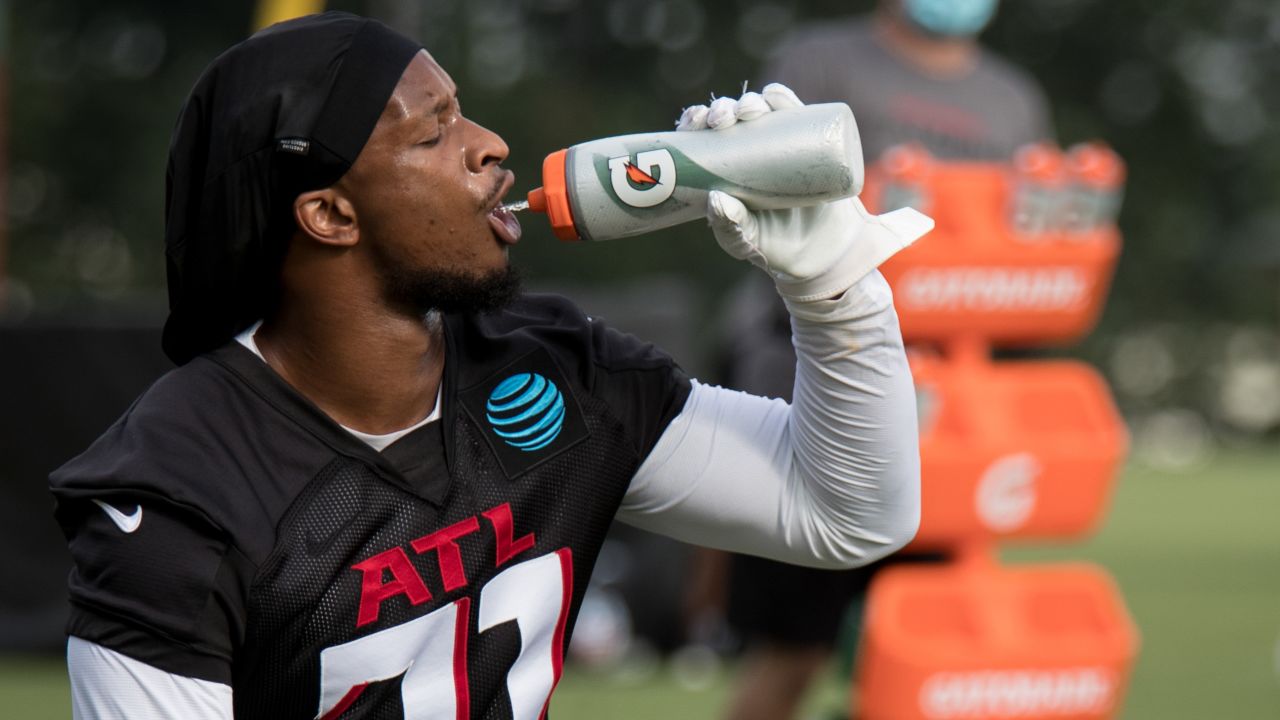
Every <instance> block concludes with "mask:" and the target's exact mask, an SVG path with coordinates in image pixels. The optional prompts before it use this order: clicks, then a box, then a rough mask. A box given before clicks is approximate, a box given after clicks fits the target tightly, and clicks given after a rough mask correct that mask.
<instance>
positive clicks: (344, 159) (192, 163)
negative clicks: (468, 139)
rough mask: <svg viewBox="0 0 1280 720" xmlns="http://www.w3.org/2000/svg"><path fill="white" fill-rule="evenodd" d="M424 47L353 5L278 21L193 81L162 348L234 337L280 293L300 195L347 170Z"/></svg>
mask: <svg viewBox="0 0 1280 720" xmlns="http://www.w3.org/2000/svg"><path fill="white" fill-rule="evenodd" d="M421 48H422V46H421V45H419V44H418V43H416V42H414V41H413V40H410V39H408V38H406V37H404V36H403V35H400V34H398V33H396V32H395V31H394V30H391V29H390V28H388V27H387V26H385V25H383V24H382V23H379V22H377V21H376V20H369V19H366V18H361V17H356V16H355V15H350V14H347V13H336V12H329V13H324V14H321V15H310V16H307V17H303V18H299V19H297V20H290V21H288V22H283V23H280V24H278V25H273V26H271V27H269V28H267V29H265V30H263V31H261V32H259V33H257V34H255V35H253V36H252V37H250V38H249V39H247V40H245V41H243V42H241V43H239V44H237V45H235V46H233V47H232V48H231V49H230V50H227V51H226V52H225V53H223V54H222V55H220V56H219V57H218V58H217V59H216V60H214V61H213V63H212V64H210V65H209V67H208V68H207V69H206V70H205V72H204V74H203V75H202V76H201V77H200V79H199V80H198V81H196V85H195V88H193V89H192V91H191V95H190V97H188V98H187V102H186V105H185V106H183V108H182V113H181V114H180V115H179V117H178V124H177V128H176V129H175V130H174V134H173V141H172V143H171V145H170V147H169V169H168V177H167V182H166V208H165V228H164V242H165V256H166V260H167V270H168V280H169V319H168V321H166V322H165V326H164V340H163V345H164V351H165V354H167V355H168V356H169V358H170V359H171V360H173V361H174V362H176V363H178V364H179V365H181V364H183V363H185V362H187V361H188V360H190V359H191V358H193V357H195V356H196V355H199V354H200V353H202V352H206V351H208V350H212V349H213V348H216V347H218V346H219V345H221V344H223V343H225V342H227V341H228V340H230V339H231V338H232V337H234V336H235V334H236V333H238V332H239V331H241V330H243V329H244V328H246V327H248V326H249V324H251V323H252V322H254V321H255V320H257V319H259V318H261V317H262V315H263V313H264V311H265V310H266V304H267V303H268V302H269V301H270V300H271V299H272V296H273V293H274V288H275V287H276V285H277V282H278V277H279V273H280V263H281V259H282V258H283V256H284V251H285V248H286V246H287V242H288V237H289V231H290V229H291V228H292V226H293V225H292V223H293V220H292V207H293V201H294V199H295V198H296V197H297V196H298V194H299V193H301V192H304V191H307V190H314V189H317V188H323V187H328V186H329V185H332V184H333V183H334V182H336V181H337V180H338V179H339V178H341V177H342V175H343V174H344V173H346V171H347V169H348V168H350V167H351V164H352V163H353V162H355V159H356V156H357V155H359V154H360V150H361V148H363V147H364V144H365V143H366V142H367V141H368V139H369V135H370V134H371V133H372V132H373V127H374V125H375V124H376V123H377V121H378V117H379V115H381V114H382V110H383V108H384V107H385V106H386V104H387V100H388V99H389V98H390V97H391V93H392V91H393V90H394V89H395V86H396V83H397V82H399V80H400V76H401V75H402V74H403V73H404V70H405V68H406V67H407V66H408V64H409V61H410V60H412V59H413V56H414V55H415V54H416V53H417V52H418V51H419V50H420V49H421Z"/></svg>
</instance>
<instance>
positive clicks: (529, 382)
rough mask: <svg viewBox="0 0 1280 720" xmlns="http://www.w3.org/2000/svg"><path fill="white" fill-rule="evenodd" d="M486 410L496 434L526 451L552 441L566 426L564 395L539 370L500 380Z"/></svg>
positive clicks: (504, 440)
mask: <svg viewBox="0 0 1280 720" xmlns="http://www.w3.org/2000/svg"><path fill="white" fill-rule="evenodd" d="M485 411H486V413H485V418H486V419H487V420H488V421H489V425H490V426H491V427H492V429H493V432H494V434H495V435H497V436H498V437H500V438H502V441H503V442H505V443H506V444H508V445H510V446H511V447H513V448H518V449H520V450H523V451H524V452H533V451H535V450H541V449H542V448H544V447H546V446H548V445H550V444H551V441H553V440H555V439H556V436H557V435H559V434H560V429H561V428H562V427H563V426H564V396H563V395H561V394H560V389H559V388H557V387H556V384H555V383H553V382H551V381H550V380H548V379H546V378H545V377H543V376H541V375H539V374H538V373H517V374H515V375H512V376H511V377H508V378H506V379H505V380H503V381H502V382H500V383H498V386H497V387H495V388H494V389H493V392H492V393H490V394H489V402H488V403H486V405H485Z"/></svg>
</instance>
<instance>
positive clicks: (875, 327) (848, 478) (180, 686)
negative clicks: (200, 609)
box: [67, 271, 920, 720]
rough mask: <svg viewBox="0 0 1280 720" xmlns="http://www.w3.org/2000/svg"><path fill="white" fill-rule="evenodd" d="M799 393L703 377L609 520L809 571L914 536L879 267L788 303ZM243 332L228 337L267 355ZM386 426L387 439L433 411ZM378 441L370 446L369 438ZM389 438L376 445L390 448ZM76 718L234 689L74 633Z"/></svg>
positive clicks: (204, 717)
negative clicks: (786, 397)
mask: <svg viewBox="0 0 1280 720" xmlns="http://www.w3.org/2000/svg"><path fill="white" fill-rule="evenodd" d="M787 307H788V310H789V311H790V313H791V317H792V336H793V342H794V344H795V348H796V381H795V389H794V393H793V396H794V401H793V403H792V404H790V405H788V404H787V403H785V402H783V401H781V400H769V399H766V398H761V397H756V396H753V395H748V394H746V393H741V392H737V391H733V390H725V389H723V388H718V387H715V386H712V385H704V384H702V383H699V382H697V381H694V382H693V384H692V389H691V391H690V394H689V397H688V400H686V402H685V406H684V408H683V409H682V410H681V412H680V414H679V415H677V416H676V417H675V418H674V419H673V420H672V421H671V423H670V424H669V425H668V426H667V428H666V430H665V431H664V432H663V434H662V436H661V437H660V438H659V439H658V442H657V444H656V445H655V446H654V448H653V450H652V451H650V453H649V455H648V457H647V458H645V460H644V462H643V463H642V464H641V466H640V468H639V470H637V472H636V474H635V477H634V478H632V481H631V485H630V487H629V489H628V490H627V493H626V496H625V497H624V498H623V502H622V506H621V508H619V510H618V519H619V520H622V521H623V522H626V523H628V524H631V525H635V526H637V527H641V528H645V529H648V530H652V531H655V532H658V533H662V534H665V535H668V536H671V537H674V538H677V539H680V540H684V541H687V542H692V543H697V544H701V545H707V546H710V547H717V548H722V549H725V550H732V551H735V552H745V553H752V554H756V555H762V556H765V557H771V558H774V559H778V560H783V561H786V562H791V563H795V564H801V565H812V566H818V567H830V568H837V567H851V566H855V565H859V564H865V563H869V562H872V561H873V560H876V559H879V558H881V557H884V556H885V555H887V554H889V553H890V552H893V551H894V550H896V549H898V548H900V547H902V546H903V545H905V544H906V543H907V542H908V541H910V540H911V538H912V537H913V536H914V535H915V529H916V526H917V524H918V523H919V512H920V482H919V481H920V457H919V439H918V435H917V430H916V427H917V426H916V414H915V392H914V389H913V387H912V381H911V372H910V370H909V368H908V367H907V361H906V354H905V352H904V351H903V347H902V335H901V333H900V332H899V330H898V319H897V314H896V313H895V312H894V310H893V303H892V294H891V291H890V290H889V286H888V284H887V283H885V281H884V278H883V277H882V276H881V275H880V273H879V272H874V271H873V272H872V273H871V274H870V275H868V276H867V277H865V278H863V279H862V280H861V281H860V282H859V283H857V284H856V285H854V286H853V287H852V288H850V289H849V290H848V291H846V292H845V294H844V295H843V296H841V297H840V298H837V299H833V300H817V301H812V302H803V303H801V302H793V301H790V300H788V301H787ZM255 330H256V327H255V328H250V329H249V330H247V331H245V332H244V333H242V334H241V335H240V337H238V338H236V339H237V340H239V341H240V342H241V344H243V345H244V346H245V347H247V348H249V349H250V350H252V351H254V352H255V353H256V354H257V355H258V356H259V357H261V356H262V354H261V352H259V351H258V349H257V347H256V345H255V344H254V343H253V332H254V331H255ZM439 415H440V400H439V399H438V398H437V400H436V408H435V410H433V411H432V413H431V415H430V416H429V417H428V418H427V419H426V420H424V421H422V423H418V424H417V425H414V427H412V428H405V429H404V430H400V431H398V432H396V433H389V434H388V435H381V436H370V435H367V434H365V433H359V432H356V431H354V430H351V429H350V428H348V430H349V431H350V432H351V433H352V434H353V435H356V436H357V437H360V438H361V439H365V441H366V442H370V440H369V439H368V438H373V439H374V441H379V442H380V441H383V440H386V438H392V440H387V441H386V442H387V443H388V444H389V443H390V442H393V441H394V438H397V437H400V436H401V435H403V434H404V433H407V432H410V431H412V430H413V429H414V428H417V427H420V426H421V425H423V424H425V423H427V422H430V421H431V420H434V419H436V418H437V417H439ZM370 444H371V445H374V447H377V445H375V444H374V442H370ZM384 447H385V445H384ZM67 661H68V665H69V669H70V674H71V686H72V698H73V709H74V711H75V712H74V716H75V717H76V718H77V719H78V720H87V719H93V720H108V719H110V720H115V719H116V718H121V719H123V718H153V717H154V718H163V717H182V718H184V719H186V720H229V719H230V718H231V702H230V698H231V688H230V687H229V686H226V685H221V684H218V683H212V682H208V681H204V680H197V679H194V678H187V677H181V676H178V675H171V674H169V673H165V672H163V671H161V670H158V669H156V668H153V667H151V666H149V665H146V664H145V663H142V662H139V661H137V660H133V659H131V658H128V657H125V656H124V655H121V654H120V653H117V652H115V651H112V650H109V649H107V648H104V647H101V646H98V645H95V644H93V643H88V642H86V641H84V640H81V639H79V638H75V637H72V638H70V640H69V642H68V645H67Z"/></svg>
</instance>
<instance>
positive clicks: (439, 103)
mask: <svg viewBox="0 0 1280 720" xmlns="http://www.w3.org/2000/svg"><path fill="white" fill-rule="evenodd" d="M455 97H457V96H456V95H439V96H437V97H436V101H435V103H433V104H432V105H431V107H430V108H428V109H427V112H426V114H427V115H439V114H440V113H442V112H444V111H445V110H447V109H448V108H449V105H451V104H452V103H453V100H454V98H455Z"/></svg>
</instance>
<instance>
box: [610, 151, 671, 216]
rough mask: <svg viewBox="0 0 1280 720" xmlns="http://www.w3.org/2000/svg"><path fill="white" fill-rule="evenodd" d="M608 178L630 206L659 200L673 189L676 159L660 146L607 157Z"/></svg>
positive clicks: (653, 202) (651, 203)
mask: <svg viewBox="0 0 1280 720" xmlns="http://www.w3.org/2000/svg"><path fill="white" fill-rule="evenodd" d="M609 180H610V184H612V185H613V193H614V194H615V195H617V196H618V199H619V200H621V201H622V202H624V203H626V204H627V205H630V206H631V207H637V208H647V207H653V206H654V205H658V204H660V203H661V202H662V201H664V200H666V199H667V198H669V197H671V193H673V192H675V191H676V161H675V159H674V158H672V157H671V153H670V152H669V151H668V150H667V149H665V148H661V149H658V150H646V151H644V152H640V153H636V157H635V160H634V161H632V159H631V156H630V155H619V156H618V157H612V158H609Z"/></svg>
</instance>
